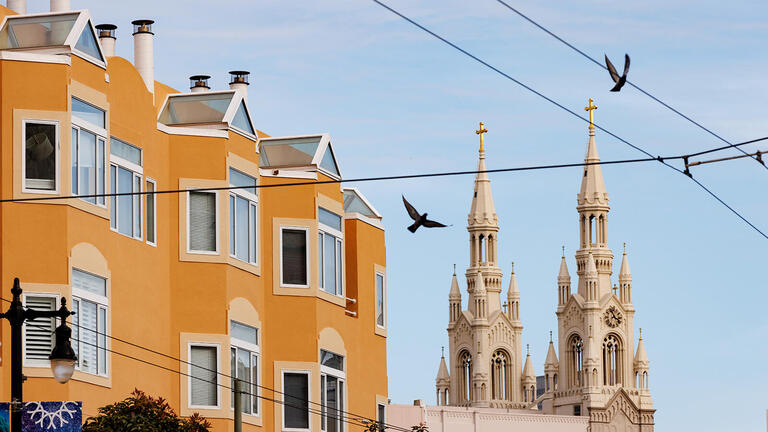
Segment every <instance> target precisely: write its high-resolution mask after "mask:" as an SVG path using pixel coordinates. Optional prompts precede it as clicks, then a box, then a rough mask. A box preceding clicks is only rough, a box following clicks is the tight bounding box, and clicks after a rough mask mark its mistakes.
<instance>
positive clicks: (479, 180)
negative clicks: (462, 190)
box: [467, 151, 499, 225]
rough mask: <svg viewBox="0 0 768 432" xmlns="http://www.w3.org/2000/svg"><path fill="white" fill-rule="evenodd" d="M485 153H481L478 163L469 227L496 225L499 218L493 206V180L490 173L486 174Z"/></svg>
mask: <svg viewBox="0 0 768 432" xmlns="http://www.w3.org/2000/svg"><path fill="white" fill-rule="evenodd" d="M485 170H486V168H485V152H484V151H480V158H479V160H478V162H477V171H479V172H478V173H477V176H476V177H475V191H474V195H473V196H472V207H471V208H470V210H469V216H468V218H467V219H468V223H469V225H496V224H497V223H498V220H499V217H498V216H497V215H496V208H495V206H494V204H493V192H491V180H490V179H489V178H488V173H486V172H484V171H485Z"/></svg>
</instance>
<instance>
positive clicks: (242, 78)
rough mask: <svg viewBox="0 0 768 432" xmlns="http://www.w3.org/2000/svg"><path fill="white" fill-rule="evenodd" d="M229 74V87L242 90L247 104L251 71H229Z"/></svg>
mask: <svg viewBox="0 0 768 432" xmlns="http://www.w3.org/2000/svg"><path fill="white" fill-rule="evenodd" d="M229 74H230V80H229V88H230V89H232V90H238V91H240V92H241V93H242V94H243V100H245V104H246V105H248V75H250V74H251V73H250V72H248V71H229Z"/></svg>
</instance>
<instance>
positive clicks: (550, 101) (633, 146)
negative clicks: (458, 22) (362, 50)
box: [372, 0, 768, 240]
mask: <svg viewBox="0 0 768 432" xmlns="http://www.w3.org/2000/svg"><path fill="white" fill-rule="evenodd" d="M372 1H373V2H374V3H376V4H378V5H379V6H381V7H383V8H384V9H387V10H388V11H390V12H392V13H393V14H395V15H397V16H399V17H400V18H402V19H404V20H406V21H408V22H409V23H411V24H413V25H414V26H416V27H418V28H420V29H421V30H423V31H425V32H426V33H429V34H430V35H432V36H434V37H435V38H437V39H439V40H440V41H442V42H443V43H445V44H446V45H449V46H450V47H452V48H454V49H455V50H457V51H459V52H461V53H462V54H464V55H466V56H467V57H469V58H471V59H473V60H475V61H476V62H478V63H480V64H482V65H483V66H485V67H487V68H489V69H491V70H492V71H494V72H496V73H498V74H499V75H501V76H503V77H504V78H506V79H508V80H510V81H512V82H514V83H515V84H517V85H519V86H521V87H523V88H524V89H526V90H528V91H529V92H531V93H533V94H535V95H536V96H539V97H540V98H542V99H544V100H546V101H547V102H549V103H551V104H553V105H555V106H557V107H558V108H560V109H562V110H563V111H565V112H567V113H569V114H571V115H572V116H574V117H576V118H578V119H580V120H582V121H584V122H587V123H589V120H588V119H586V118H584V117H582V116H581V115H579V114H577V113H576V112H575V111H573V110H571V109H569V108H567V107H565V106H564V105H562V104H561V103H559V102H557V101H555V100H554V99H552V98H550V97H548V96H546V95H544V94H543V93H541V92H539V91H538V90H536V89H534V88H532V87H530V86H528V85H526V84H524V83H523V82H521V81H519V80H517V79H515V78H514V77H512V76H510V75H509V74H507V73H505V72H503V71H501V70H500V69H498V68H496V67H495V66H493V65H491V64H490V63H488V62H486V61H485V60H482V59H481V58H479V57H477V56H476V55H474V54H472V53H470V52H469V51H467V50H465V49H463V48H461V47H459V46H458V45H456V44H454V43H453V42H451V41H449V40H448V39H445V38H444V37H442V36H440V35H438V34H437V33H435V32H433V31H432V30H430V29H428V28H426V27H424V26H423V25H421V24H419V23H417V22H416V21H414V20H412V19H411V18H408V17H407V16H405V15H403V14H401V13H400V12H398V11H396V10H395V9H392V8H391V7H389V6H387V5H386V4H384V3H382V2H381V1H380V0H372ZM592 124H594V126H595V127H596V128H597V129H600V130H601V131H603V132H605V133H607V134H608V135H610V136H612V137H614V138H616V139H617V140H619V141H621V142H623V143H624V144H626V145H628V146H630V147H632V148H633V149H635V150H637V151H639V152H641V153H643V154H644V155H646V156H648V157H653V155H651V154H650V153H649V152H647V151H646V150H644V149H642V148H640V147H638V146H636V145H634V144H632V143H630V142H629V141H627V140H625V139H624V138H622V137H620V136H618V135H616V134H615V133H613V132H611V131H609V130H607V129H605V128H603V127H602V126H600V125H598V124H597V123H592ZM723 141H725V140H723ZM725 142H726V143H727V142H728V141H725ZM729 144H730V143H729ZM656 160H658V161H659V162H661V163H662V164H664V165H666V166H667V167H669V168H671V169H673V170H675V171H677V172H678V173H680V174H684V175H686V174H685V172H684V171H682V170H680V169H678V168H677V167H674V166H672V165H670V164H668V163H667V162H665V161H664V158H662V157H657V158H656ZM689 178H690V179H691V180H692V181H693V182H694V183H696V184H697V185H699V187H701V188H702V189H704V191H706V192H707V193H708V194H710V195H711V196H712V197H713V198H714V199H716V200H717V201H718V202H720V204H722V205H723V206H725V208H727V209H728V210H730V211H731V212H732V213H733V214H735V215H736V216H737V217H738V218H739V219H741V220H742V221H744V223H746V224H747V225H749V226H750V227H752V229H754V230H755V231H757V232H758V233H759V234H760V235H761V236H763V237H765V239H766V240H768V235H766V234H765V233H764V232H762V231H760V229H758V228H757V227H756V226H755V225H754V224H753V223H752V222H750V221H749V220H747V218H745V217H744V216H742V215H741V214H740V213H739V212H738V211H736V209H734V208H733V207H731V206H730V205H728V204H727V203H726V202H725V201H723V200H722V199H720V197H718V196H717V195H716V194H715V193H714V192H712V191H711V190H709V188H707V187H706V186H704V184H702V183H701V182H700V181H698V180H696V179H695V178H693V177H689Z"/></svg>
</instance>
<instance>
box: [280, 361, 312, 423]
mask: <svg viewBox="0 0 768 432" xmlns="http://www.w3.org/2000/svg"><path fill="white" fill-rule="evenodd" d="M308 378H309V377H308V375H306V374H299V373H286V374H285V375H283V392H284V393H285V395H284V398H285V399H284V400H285V405H284V406H283V410H284V413H285V418H284V419H283V420H284V421H283V426H284V427H286V428H296V429H308V428H309V402H308V399H309V382H308Z"/></svg>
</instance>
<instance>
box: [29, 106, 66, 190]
mask: <svg viewBox="0 0 768 432" xmlns="http://www.w3.org/2000/svg"><path fill="white" fill-rule="evenodd" d="M22 129H23V137H22V141H23V146H24V150H23V151H24V159H23V160H22V164H23V165H22V172H23V173H24V189H25V191H31V192H40V191H52V192H57V191H58V187H57V184H56V183H57V179H58V165H59V123H58V122H55V121H45V120H24V121H23V122H22Z"/></svg>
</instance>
